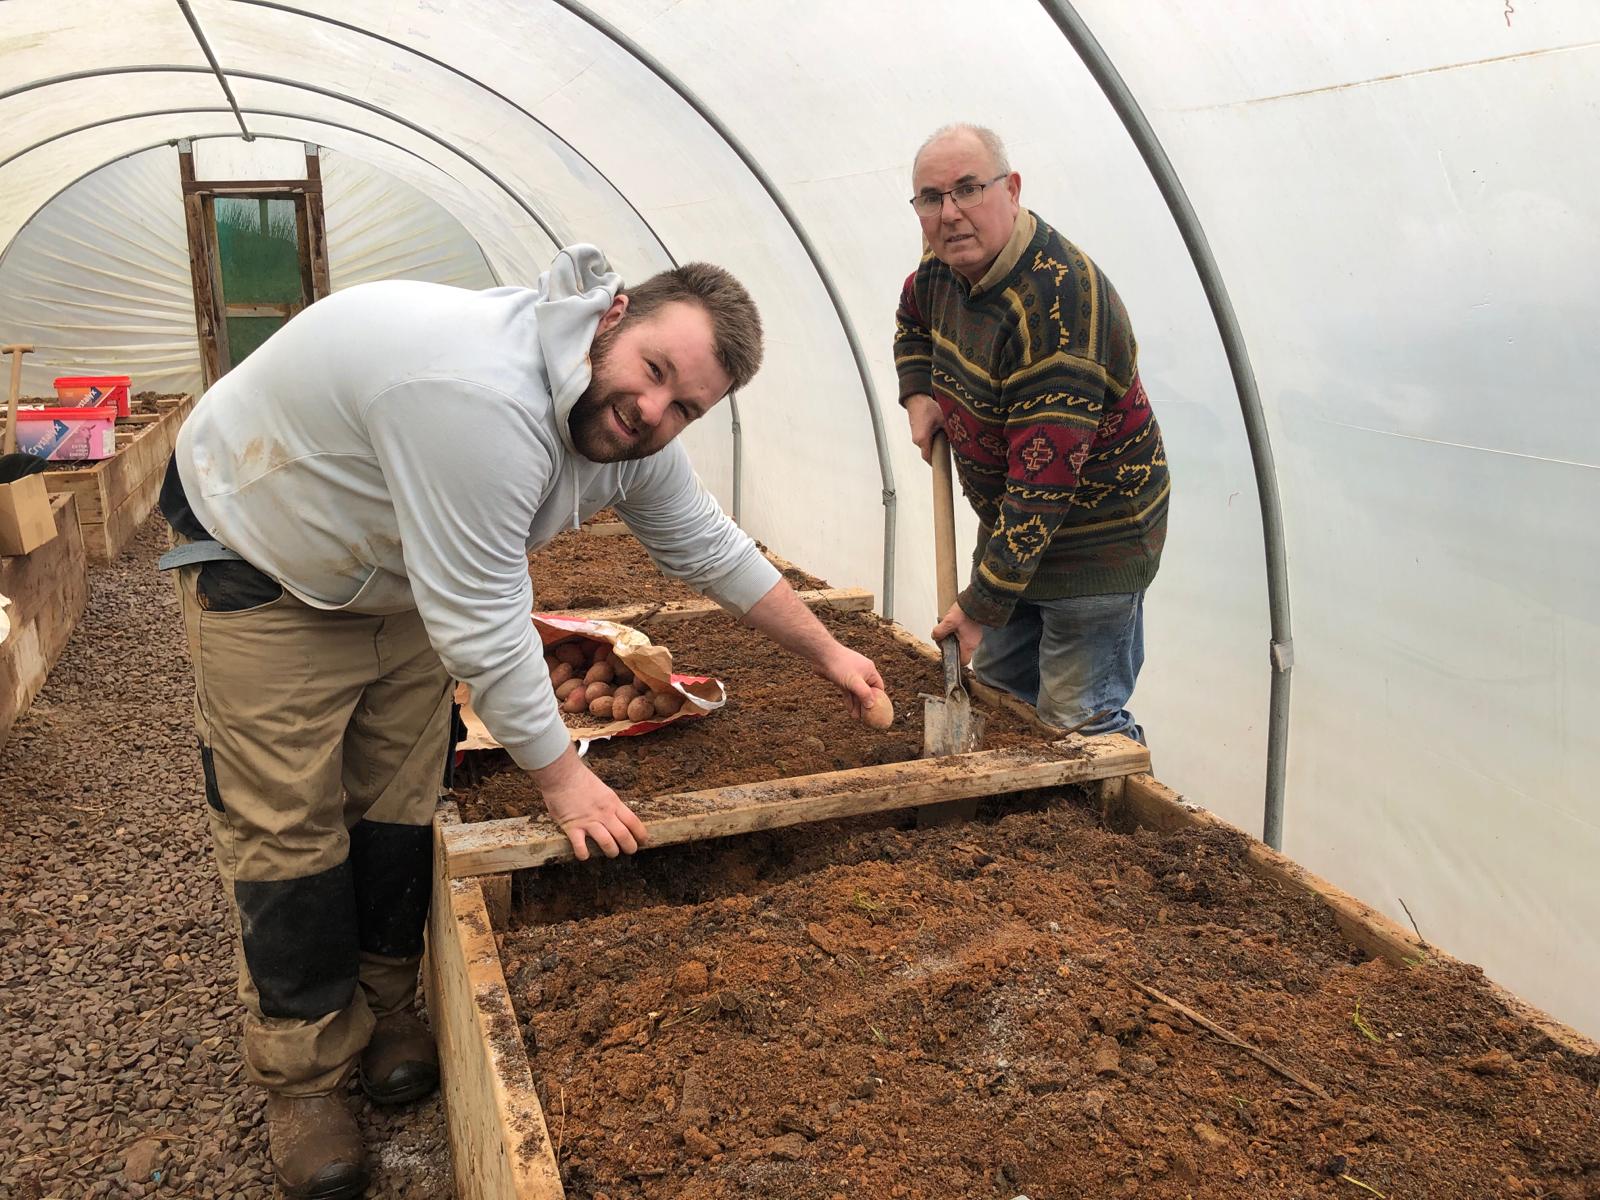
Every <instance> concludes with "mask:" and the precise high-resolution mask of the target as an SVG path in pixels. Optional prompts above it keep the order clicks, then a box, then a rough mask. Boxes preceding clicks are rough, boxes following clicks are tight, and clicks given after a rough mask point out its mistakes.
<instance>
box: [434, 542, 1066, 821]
mask: <svg viewBox="0 0 1600 1200" xmlns="http://www.w3.org/2000/svg"><path fill="white" fill-rule="evenodd" d="M580 536H583V535H580ZM592 540H594V541H607V542H612V541H621V540H624V539H620V538H594V539H592ZM818 616H819V617H821V619H822V621H823V623H824V624H826V625H827V626H828V628H829V629H830V630H831V631H832V633H833V635H834V636H835V637H836V638H838V639H839V640H840V641H841V642H843V643H844V644H845V645H847V646H850V647H852V648H853V649H856V650H859V651H860V652H861V653H863V654H865V655H866V656H867V657H869V658H871V659H872V660H873V662H874V663H876V664H877V667H878V671H879V672H880V673H881V674H882V675H883V678H884V682H885V683H886V684H887V685H888V692H889V696H890V698H891V699H892V700H893V701H894V704H895V719H894V724H893V725H891V726H890V727H889V728H888V729H887V730H883V731H878V730H873V729H868V728H867V727H866V726H864V725H862V724H861V723H860V722H859V721H857V720H855V719H854V718H853V717H851V716H850V713H849V710H848V709H846V707H845V704H844V699H843V696H842V694H841V693H840V692H839V691H838V689H836V688H835V687H834V686H833V685H832V684H830V683H828V682H827V681H826V680H824V679H822V678H820V677H819V676H817V675H814V674H812V673H811V670H810V668H809V666H808V665H807V664H806V663H804V662H803V661H802V660H800V659H798V658H795V657H794V656H793V655H791V654H789V653H788V652H786V651H785V650H783V649H781V648H780V647H779V646H778V645H777V644H776V643H774V642H772V641H771V640H769V639H768V638H767V637H765V636H764V635H762V634H759V633H757V632H755V631H754V630H752V629H747V628H745V627H744V626H742V625H739V624H738V623H737V622H735V621H734V619H733V618H732V617H729V616H727V615H726V614H723V613H715V614H712V615H709V616H705V617H699V618H695V619H693V620H687V621H678V622H673V623H671V624H663V625H661V626H660V627H659V628H656V629H651V628H649V626H648V624H647V625H646V626H645V628H646V631H647V632H649V634H650V636H651V639H652V640H654V641H657V642H659V643H661V644H662V645H665V646H666V647H667V648H668V649H670V650H671V651H672V663H673V667H674V669H675V670H677V671H679V672H682V673H685V674H691V675H710V676H713V677H715V678H717V679H720V680H722V681H723V683H724V684H726V685H727V689H728V703H727V704H726V705H725V706H724V707H723V708H720V709H718V710H717V711H716V712H714V713H712V714H711V715H710V716H708V717H704V718H702V719H700V720H694V721H680V722H678V723H677V724H675V725H670V726H668V727H666V728H665V729H660V730H657V731H656V732H654V733H649V734H646V735H644V736H642V737H630V738H616V739H614V740H612V741H609V742H600V743H596V744H595V745H593V746H591V747H590V749H589V758H588V762H589V765H590V766H591V767H592V768H593V770H594V771H595V773H596V774H597V775H599V776H600V777H601V778H602V779H604V780H605V781H606V782H607V783H609V784H610V785H611V786H612V787H613V788H615V789H616V790H617V793H618V794H619V795H620V796H621V797H622V798H623V799H624V800H625V801H627V802H629V803H631V804H637V803H638V802H639V801H640V800H642V799H643V798H645V797H649V796H655V795H658V794H661V793H666V792H684V791H695V790H699V789H703V788H715V787H725V786H727V785H729V784H735V783H754V782H757V781H760V780H768V779H782V778H788V777H793V776H796V775H814V774H818V773H820V772H824V771H841V770H847V769H849V768H852V767H866V766H873V765H876V764H878V763H890V762H905V761H908V760H910V759H914V758H920V757H921V756H922V700H921V699H920V697H919V693H922V692H934V691H936V690H937V689H938V688H939V686H940V675H939V670H938V667H937V666H936V665H935V664H933V663H931V662H929V661H928V660H927V659H925V658H923V657H922V656H921V655H919V654H918V653H917V652H916V651H915V650H913V649H911V648H910V647H909V646H907V645H906V644H905V643H903V642H900V641H898V640H896V639H895V638H894V637H893V636H891V635H890V634H889V633H888V632H887V631H886V630H885V629H884V628H883V627H882V621H881V618H879V617H877V616H875V615H874V614H871V613H840V612H829V611H826V610H824V611H822V612H819V613H818ZM1040 740H1041V739H1040V735H1038V734H1036V733H1034V732H1033V731H1032V730H1030V729H1029V728H1028V726H1027V725H1026V724H1025V723H1024V722H1023V721H1022V720H1021V719H1020V718H1017V717H1014V716H1011V715H1010V714H1007V713H993V714H991V715H990V717H989V723H988V729H987V732H986V735H985V737H984V748H985V749H990V750H998V749H1001V748H1004V747H1006V746H1014V745H1019V744H1025V743H1036V742H1039V741H1040ZM497 768H499V769H497ZM479 769H481V770H484V771H486V772H490V773H489V774H488V775H487V777H486V778H484V779H483V780H482V782H481V783H479V784H478V786H476V787H473V788H471V789H470V790H468V791H466V792H465V794H464V795H463V796H462V797H461V808H462V819H463V820H467V821H489V820H495V819H497V818H501V817H514V816H524V815H528V814H530V813H541V812H542V811H543V809H542V805H541V804H540V802H539V799H538V790H537V789H536V788H535V787H534V785H533V781H532V779H531V777H530V776H529V775H527V774H526V773H525V772H523V771H519V770H516V769H515V768H513V767H511V766H510V762H509V759H507V758H506V757H505V756H504V755H501V754H496V756H495V759H494V760H492V761H491V762H489V763H487V764H483V765H482V766H481V767H480V768H479ZM640 815H641V816H644V817H645V819H646V820H649V819H650V818H649V816H646V815H645V813H644V811H643V810H641V811H640Z"/></svg>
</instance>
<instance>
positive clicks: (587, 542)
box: [528, 509, 828, 612]
mask: <svg viewBox="0 0 1600 1200" xmlns="http://www.w3.org/2000/svg"><path fill="white" fill-rule="evenodd" d="M617 519H618V518H617V515H616V514H615V513H614V512H612V511H611V510H610V509H603V510H602V511H601V512H599V513H596V514H595V516H594V518H593V519H592V520H591V521H590V524H600V523H602V521H603V520H605V521H614V520H617ZM762 549H765V547H762ZM528 574H529V575H531V576H532V577H533V597H534V599H533V603H534V608H535V609H537V610H538V611H540V612H572V611H574V610H578V609H585V608H608V607H611V606H614V605H618V604H636V603H637V604H654V603H657V602H666V601H671V600H694V599H696V598H698V596H699V593H698V592H696V591H695V590H694V589H693V588H691V587H689V585H688V584H685V583H682V582H680V581H678V580H676V579H669V578H667V576H665V575H663V574H662V573H661V571H660V570H659V569H658V568H657V567H656V565H655V563H653V562H652V561H651V560H650V555H649V554H647V553H646V552H645V548H644V547H643V546H642V545H640V544H639V541H638V539H636V538H633V537H629V536H627V535H621V536H599V535H595V534H590V533H585V532H583V531H582V530H578V529H570V530H568V531H567V532H566V533H563V534H560V535H558V536H557V537H556V539H555V540H554V541H552V542H551V543H550V544H549V545H548V546H545V547H544V548H543V549H541V550H540V551H539V552H538V553H536V554H533V555H530V556H529V558H528ZM783 574H784V578H786V579H787V580H788V581H789V583H790V585H791V586H792V587H795V588H798V589H801V590H807V589H815V588H825V587H827V586H828V585H827V584H826V583H824V582H823V581H822V580H820V579H818V578H817V577H816V576H814V575H808V574H806V573H805V572H804V571H801V570H798V569H795V568H787V569H785V570H784V573H783Z"/></svg>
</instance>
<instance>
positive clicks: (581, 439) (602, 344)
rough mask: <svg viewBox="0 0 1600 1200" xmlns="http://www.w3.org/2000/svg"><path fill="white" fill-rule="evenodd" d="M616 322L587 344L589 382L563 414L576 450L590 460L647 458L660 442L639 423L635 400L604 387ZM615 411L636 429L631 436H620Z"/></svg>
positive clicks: (615, 337)
mask: <svg viewBox="0 0 1600 1200" xmlns="http://www.w3.org/2000/svg"><path fill="white" fill-rule="evenodd" d="M618 328H620V326H617V327H613V328H611V329H608V330H606V331H605V332H604V333H601V334H597V335H596V336H595V339H594V344H593V345H592V346H590V347H589V386H588V387H586V388H584V389H583V395H581V396H579V397H578V399H577V402H576V403H575V404H573V406H572V411H571V412H570V413H568V414H567V431H568V432H569V433H570V434H571V435H572V444H573V445H574V446H576V447H577V449H578V453H579V454H581V455H583V456H584V457H585V458H587V459H588V460H589V461H590V462H597V463H611V462H627V461H629V460H630V459H636V458H648V457H649V456H650V455H652V454H654V453H655V452H656V451H657V450H659V449H661V447H660V446H658V445H656V444H655V440H654V437H653V434H654V433H655V431H654V430H647V429H642V428H641V427H640V418H639V405H638V403H637V401H635V400H632V399H629V398H626V397H624V396H623V395H622V394H621V393H619V392H617V391H615V390H611V389H608V388H607V386H606V380H605V368H606V365H607V363H608V361H609V360H610V357H611V348H612V346H613V345H615V343H616V340H617V329H618ZM613 411H615V412H616V413H617V415H618V416H620V417H621V418H622V419H623V420H624V421H626V422H627V423H628V425H629V427H630V428H632V429H635V430H637V431H638V436H636V437H635V438H633V439H632V440H624V439H623V436H622V434H621V433H619V432H618V430H617V428H616V425H615V424H614V422H613V420H612V415H611V414H612V412H613Z"/></svg>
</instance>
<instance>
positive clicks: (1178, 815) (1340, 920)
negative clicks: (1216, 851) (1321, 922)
mask: <svg viewBox="0 0 1600 1200" xmlns="http://www.w3.org/2000/svg"><path fill="white" fill-rule="evenodd" d="M1120 806H1121V808H1122V811H1123V813H1124V814H1125V815H1126V816H1127V817H1129V818H1131V819H1132V821H1133V822H1134V823H1135V824H1136V825H1139V826H1143V827H1145V828H1147V829H1154V830H1157V831H1159V832H1162V833H1171V832H1173V831H1175V830H1179V829H1189V828H1222V829H1227V830H1229V831H1231V832H1233V833H1236V834H1238V835H1239V836H1240V837H1243V838H1246V839H1247V840H1248V841H1249V849H1248V852H1247V856H1246V862H1247V864H1248V866H1249V868H1250V870H1251V871H1252V872H1253V873H1254V874H1256V875H1258V876H1260V877H1261V878H1263V879H1269V880H1271V881H1272V882H1274V883H1277V884H1279V885H1281V886H1283V887H1287V888H1293V889H1295V890H1298V891H1302V892H1307V893H1309V894H1311V895H1313V896H1316V897H1317V898H1318V899H1319V900H1321V901H1322V902H1323V903H1324V904H1325V905H1327V907H1328V910H1329V912H1330V913H1332V914H1333V919H1334V921H1335V922H1336V923H1337V924H1338V926H1339V932H1340V933H1341V934H1342V935H1343V936H1344V937H1345V939H1346V940H1347V941H1348V942H1350V944H1351V945H1353V946H1356V947H1359V948H1360V949H1361V950H1363V951H1364V952H1366V953H1367V954H1369V955H1370V956H1372V957H1373V958H1381V959H1383V960H1384V961H1385V962H1388V963H1392V964H1394V965H1395V966H1400V967H1412V966H1421V965H1425V964H1427V963H1430V962H1448V963H1458V962H1459V960H1457V959H1455V958H1454V957H1452V956H1451V955H1449V954H1446V953H1445V952H1444V951H1442V950H1440V949H1439V948H1438V947H1437V946H1433V945H1431V944H1429V943H1427V942H1424V941H1423V940H1422V939H1421V938H1419V937H1417V936H1416V934H1415V933H1413V932H1412V931H1411V930H1409V929H1407V928H1405V927H1404V926H1402V925H1400V924H1399V923H1398V922H1396V921H1393V920H1391V919H1390V918H1389V917H1387V916H1385V915H1384V914H1383V913H1381V912H1379V911H1378V910H1377V909H1375V908H1373V907H1372V906H1371V905H1370V904H1368V903H1366V902H1365V901H1364V900H1361V899H1358V898H1357V897H1355V896H1352V895H1351V894H1350V893H1349V892H1347V891H1345V890H1344V889H1343V888H1341V887H1338V886H1337V885H1335V884H1332V883H1329V882H1328V881H1327V880H1326V879H1323V878H1322V877H1321V876H1319V875H1314V874H1312V873H1311V872H1310V871H1308V870H1306V869H1305V868H1304V867H1302V866H1301V865H1300V864H1299V863H1297V862H1294V861H1292V860H1291V859H1288V858H1285V857H1284V856H1283V855H1281V854H1279V853H1278V852H1277V851H1275V850H1273V849H1272V848H1271V847H1269V846H1267V845H1266V844H1265V843H1263V842H1259V841H1257V840H1256V839H1255V838H1252V837H1250V835H1249V834H1247V833H1245V832H1244V831H1243V830H1241V829H1238V828H1236V827H1235V826H1233V825H1231V824H1229V823H1228V822H1227V821H1224V820H1223V819H1222V818H1221V817H1219V816H1217V815H1216V814H1215V813H1212V812H1208V811H1206V810H1205V809H1203V808H1199V807H1198V806H1195V805H1193V804H1191V803H1190V802H1189V801H1187V800H1186V799H1184V797H1183V796H1181V795H1179V794H1178V793H1177V792H1175V791H1173V790H1172V789H1171V788H1169V787H1167V786H1166V785H1165V784H1164V783H1161V782H1160V781H1159V780H1157V779H1154V778H1152V777H1151V776H1149V775H1147V774H1133V775H1129V776H1128V778H1127V780H1126V782H1125V783H1124V784H1123V788H1122V798H1121V801H1120ZM1484 983H1485V984H1486V985H1487V986H1488V987H1489V988H1490V990H1491V991H1492V992H1493V993H1494V995H1495V997H1496V999H1498V1000H1499V1001H1500V1003H1501V1004H1503V1005H1504V1006H1505V1007H1506V1009H1507V1010H1508V1011H1509V1012H1511V1013H1512V1014H1513V1015H1515V1016H1517V1017H1519V1018H1521V1019H1522V1020H1525V1021H1527V1022H1528V1023H1529V1024H1530V1025H1532V1026H1533V1027H1534V1028H1536V1029H1538V1030H1539V1031H1540V1032H1542V1033H1544V1034H1545V1035H1546V1036H1547V1037H1549V1038H1550V1040H1551V1041H1553V1042H1555V1043H1556V1044H1557V1045H1559V1046H1561V1047H1563V1048H1564V1049H1566V1050H1569V1051H1571V1052H1572V1053H1574V1054H1581V1055H1584V1056H1586V1057H1589V1056H1595V1055H1600V1043H1596V1042H1595V1041H1593V1040H1592V1039H1590V1038H1588V1037H1586V1036H1585V1035H1583V1034H1581V1033H1579V1032H1578V1031H1577V1030H1575V1029H1573V1028H1571V1027H1570V1026H1568V1025H1565V1024H1563V1023H1562V1022H1560V1021H1557V1020H1556V1019H1555V1018H1554V1017H1552V1016H1550V1015H1549V1014H1548V1013H1545V1012H1542V1011H1541V1010H1539V1009H1537V1008H1535V1007H1534V1006H1533V1005H1531V1004H1529V1003H1528V1002H1527V1001H1526V1000H1523V999H1522V998H1521V997H1519V996H1517V995H1515V994H1513V993H1511V992H1509V991H1507V990H1506V989H1505V988H1503V987H1501V986H1500V985H1499V984H1497V983H1495V982H1494V981H1493V980H1490V979H1488V978H1487V977H1485V979H1484Z"/></svg>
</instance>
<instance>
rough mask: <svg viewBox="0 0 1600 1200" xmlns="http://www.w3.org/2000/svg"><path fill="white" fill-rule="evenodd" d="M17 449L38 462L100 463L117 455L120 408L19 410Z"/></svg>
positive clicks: (113, 406)
mask: <svg viewBox="0 0 1600 1200" xmlns="http://www.w3.org/2000/svg"><path fill="white" fill-rule="evenodd" d="M17 449H18V450H21V451H23V452H25V453H27V454H31V455H33V456H34V457H35V458H50V459H57V460H74V461H84V462H98V461H99V460H100V459H103V458H110V457H111V456H112V455H113V454H115V453H116V452H117V406H116V405H115V404H109V403H107V404H103V405H101V406H99V407H98V408H19V409H18V410H17Z"/></svg>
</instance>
